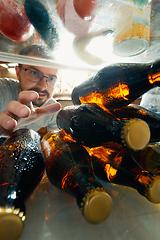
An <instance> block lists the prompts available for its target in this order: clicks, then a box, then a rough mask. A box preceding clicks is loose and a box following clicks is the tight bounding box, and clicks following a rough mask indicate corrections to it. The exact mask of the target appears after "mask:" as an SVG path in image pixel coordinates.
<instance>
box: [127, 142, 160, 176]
mask: <svg viewBox="0 0 160 240" xmlns="http://www.w3.org/2000/svg"><path fill="white" fill-rule="evenodd" d="M130 154H131V155H132V157H134V159H135V160H136V161H137V162H138V163H139V164H140V165H141V167H143V168H144V169H145V170H147V171H151V172H154V173H155V174H159V175H160V143H158V142H155V143H151V144H148V145H147V146H146V147H145V148H143V149H141V150H139V151H131V152H130Z"/></svg>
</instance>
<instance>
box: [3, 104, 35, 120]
mask: <svg viewBox="0 0 160 240" xmlns="http://www.w3.org/2000/svg"><path fill="white" fill-rule="evenodd" d="M7 111H8V115H9V116H10V117H12V118H13V119H16V120H17V119H18V118H26V117H28V116H29V115H30V112H31V110H30V108H29V107H28V106H26V105H24V104H22V103H20V102H18V101H11V102H9V103H8V104H7Z"/></svg>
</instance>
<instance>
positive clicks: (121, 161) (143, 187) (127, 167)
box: [88, 142, 160, 203]
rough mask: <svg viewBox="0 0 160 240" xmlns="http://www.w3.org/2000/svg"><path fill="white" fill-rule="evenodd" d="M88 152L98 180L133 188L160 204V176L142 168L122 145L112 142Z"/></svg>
mask: <svg viewBox="0 0 160 240" xmlns="http://www.w3.org/2000/svg"><path fill="white" fill-rule="evenodd" d="M88 152H89V154H90V156H91V162H92V164H93V166H94V172H95V175H96V176H97V177H98V178H100V179H102V180H104V181H109V182H112V183H116V184H121V185H125V186H128V187H132V188H134V189H136V190H137V191H138V192H139V193H140V194H141V195H142V196H145V197H146V198H147V199H148V200H149V201H151V202H153V203H160V175H156V174H154V173H153V172H151V171H147V170H145V169H144V168H142V167H141V166H140V165H139V164H138V163H137V162H136V161H135V160H134V158H133V157H131V155H130V154H129V153H128V151H127V150H126V149H124V147H123V146H122V145H120V144H117V143H113V142H111V143H108V144H105V145H103V146H100V147H95V148H90V149H89V148H88Z"/></svg>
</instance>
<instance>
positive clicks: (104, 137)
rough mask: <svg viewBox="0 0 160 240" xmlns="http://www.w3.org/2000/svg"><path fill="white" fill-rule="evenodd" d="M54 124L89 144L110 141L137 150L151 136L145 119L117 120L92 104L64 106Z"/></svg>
mask: <svg viewBox="0 0 160 240" xmlns="http://www.w3.org/2000/svg"><path fill="white" fill-rule="evenodd" d="M57 125H58V127H59V128H62V129H64V130H65V131H66V132H68V133H70V134H72V136H73V137H74V139H75V140H76V141H77V142H80V143H81V144H82V145H85V146H88V147H95V146H100V145H102V144H104V143H106V142H110V141H113V142H117V143H120V144H123V145H124V146H127V147H129V148H131V149H134V150H138V149H141V148H143V147H145V146H146V144H147V143H148V141H149V139H150V130H149V127H148V125H147V124H146V123H145V122H144V121H142V120H139V119H130V120H129V121H128V120H125V119H123V120H120V119H119V118H117V117H115V116H114V115H113V114H111V113H110V112H109V111H104V110H103V109H102V108H100V107H99V106H98V105H96V104H94V103H86V104H81V105H78V106H74V105H73V106H68V107H64V108H63V109H62V110H61V111H60V112H59V113H58V115H57Z"/></svg>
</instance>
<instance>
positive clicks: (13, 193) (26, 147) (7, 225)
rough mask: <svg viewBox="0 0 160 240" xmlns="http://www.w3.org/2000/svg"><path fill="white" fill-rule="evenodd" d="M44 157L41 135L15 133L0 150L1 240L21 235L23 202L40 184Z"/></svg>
mask: <svg viewBox="0 0 160 240" xmlns="http://www.w3.org/2000/svg"><path fill="white" fill-rule="evenodd" d="M43 172H44V156H43V153H42V150H41V143H40V135H39V134H38V133H36V132H35V131H33V130H29V129H20V130H17V131H15V132H14V133H13V134H12V135H11V136H10V137H8V138H7V140H6V141H5V142H4V143H3V144H2V145H1V147H0V239H1V240H16V239H18V238H19V237H20V235H21V233H22V231H23V225H24V220H25V201H26V200H27V199H28V198H29V197H30V195H31V194H32V192H33V190H34V189H35V188H36V186H37V185H38V183H39V182H40V180H41V178H42V176H43Z"/></svg>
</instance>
